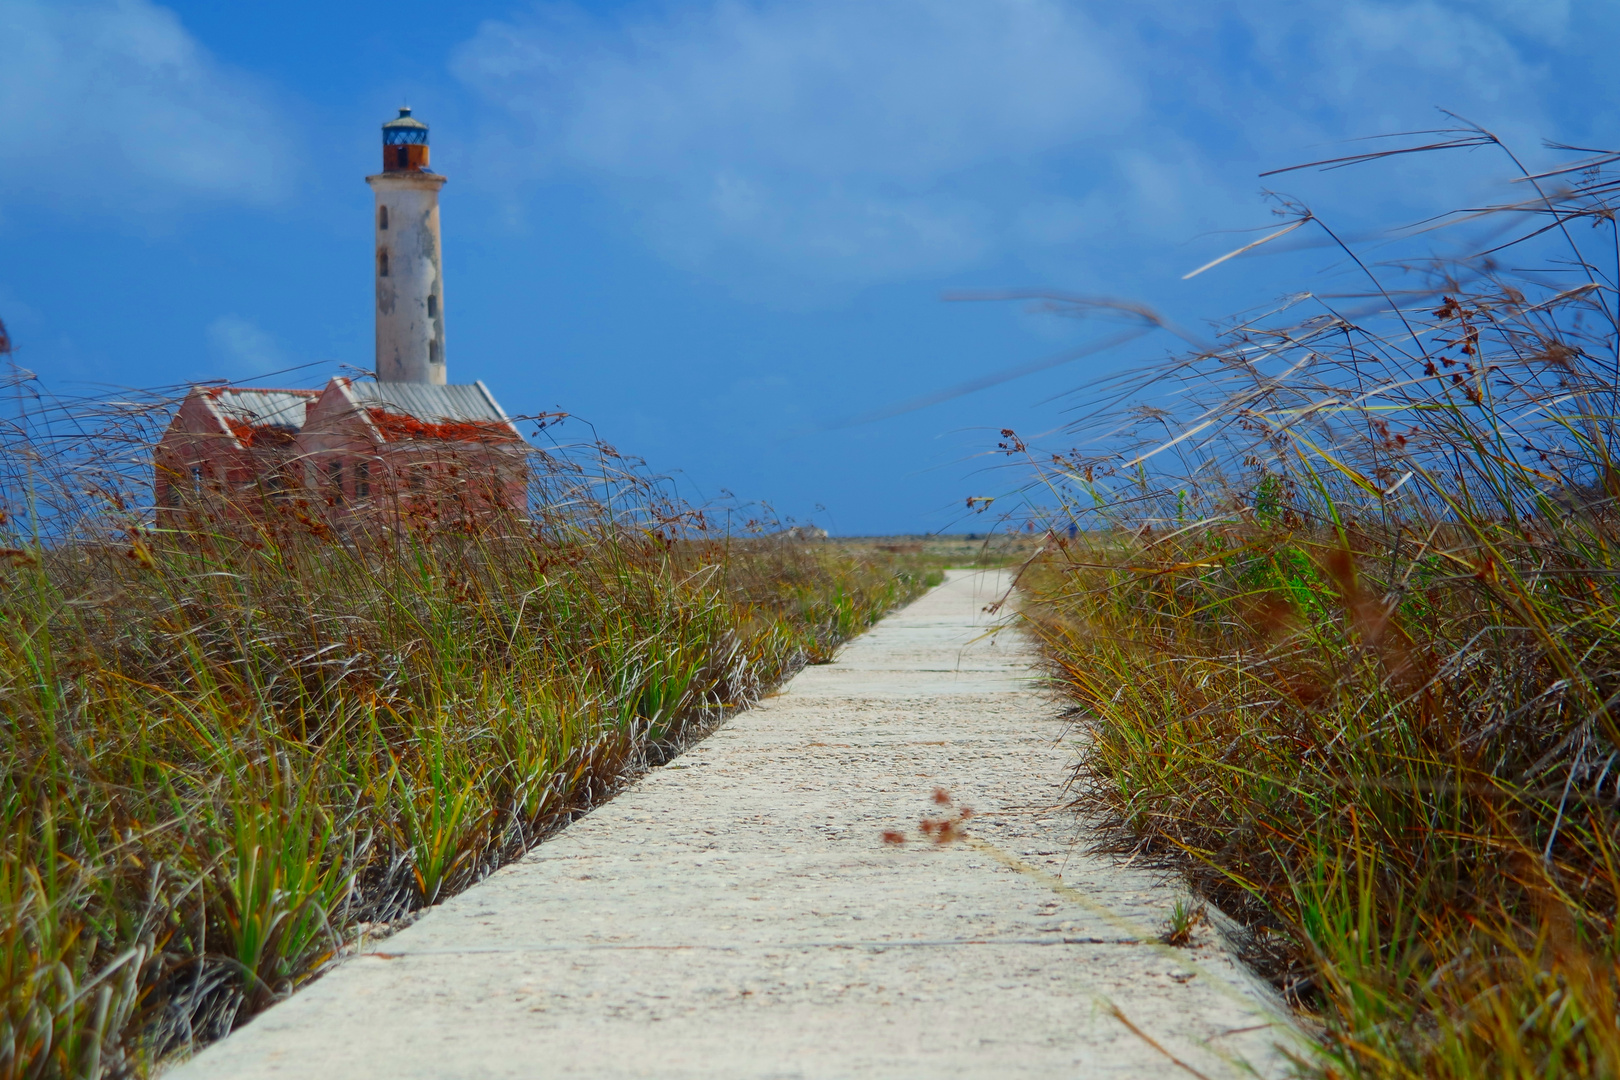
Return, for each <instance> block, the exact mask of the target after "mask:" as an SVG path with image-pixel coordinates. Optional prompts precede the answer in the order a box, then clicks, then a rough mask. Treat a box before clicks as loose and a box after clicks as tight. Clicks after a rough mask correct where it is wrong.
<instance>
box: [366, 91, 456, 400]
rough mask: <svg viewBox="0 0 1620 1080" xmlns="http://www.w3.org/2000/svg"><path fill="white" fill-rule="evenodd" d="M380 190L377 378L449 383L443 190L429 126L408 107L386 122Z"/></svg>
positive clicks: (375, 186) (375, 180)
mask: <svg viewBox="0 0 1620 1080" xmlns="http://www.w3.org/2000/svg"><path fill="white" fill-rule="evenodd" d="M382 131H383V171H382V172H381V173H379V174H378V175H376V176H368V177H366V183H368V184H370V185H371V190H372V191H373V192H375V193H376V196H377V215H376V222H375V225H376V234H377V245H376V246H377V271H376V272H377V380H378V381H379V382H406V383H431V384H433V385H435V386H443V385H444V384H445V377H444V273H443V271H442V269H441V266H440V260H439V189H440V188H441V187H443V186H444V182H445V178H444V177H442V176H440V175H438V174H437V173H434V172H431V171H429V169H428V167H427V166H428V126H427V125H426V124H424V123H422V121H420V120H417V119H415V118H414V117H412V116H411V110H410V109H408V108H404V109H400V110H399V116H398V117H397V118H395V119H393V120H390V121H389V122H388V123H386V124H384V125H383V129H382Z"/></svg>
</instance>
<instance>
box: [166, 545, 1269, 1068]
mask: <svg viewBox="0 0 1620 1080" xmlns="http://www.w3.org/2000/svg"><path fill="white" fill-rule="evenodd" d="M1006 584H1007V579H1006V576H1005V574H1002V573H1000V572H983V573H979V572H966V571H955V572H952V573H951V575H950V576H949V579H948V580H947V582H946V583H945V584H944V585H943V586H941V587H940V588H938V589H935V590H934V591H933V592H931V593H929V594H928V595H927V596H925V597H923V598H922V599H920V600H918V601H917V602H916V603H914V604H912V605H911V606H910V607H908V608H906V609H905V610H903V611H901V612H899V613H897V614H895V615H892V616H890V617H889V618H887V619H885V620H884V621H883V622H881V623H880V624H879V625H878V626H877V627H875V628H874V629H873V630H872V631H870V632H869V633H867V634H866V635H865V636H864V637H862V638H860V639H858V640H857V641H855V642H853V643H852V644H851V645H850V646H848V647H847V648H846V649H845V650H844V651H843V653H842V654H841V655H840V656H839V658H838V660H837V662H835V663H832V664H828V665H824V666H820V667H813V668H809V669H807V670H805V671H804V672H802V673H801V674H799V675H798V676H797V677H796V678H795V679H793V681H792V682H791V683H789V684H788V685H787V687H786V688H785V689H784V690H783V692H782V693H780V694H778V695H776V696H774V697H772V698H770V699H768V700H766V701H765V702H763V703H761V704H760V705H759V706H758V707H757V708H754V709H751V710H749V711H748V712H746V713H743V714H741V715H739V716H737V717H735V718H734V719H733V720H732V721H731V722H730V723H729V724H727V725H726V726H725V727H723V728H721V729H720V730H719V731H718V732H716V733H715V734H714V735H713V736H711V737H710V738H709V739H707V740H705V741H704V742H702V743H700V744H698V745H697V746H695V747H693V748H692V749H691V750H689V751H688V752H687V753H685V754H683V755H682V756H680V757H678V758H676V759H675V760H673V761H672V762H670V763H669V764H668V765H666V766H664V767H663V768H659V769H655V770H653V772H652V773H651V774H650V775H648V776H647V777H645V778H644V779H643V780H641V781H640V782H638V783H636V784H635V785H633V786H632V787H630V788H629V789H628V790H626V791H625V792H624V793H622V794H621V795H619V796H618V797H617V798H615V799H614V800H612V801H611V802H609V803H607V804H605V805H603V806H601V807H599V808H598V809H596V810H594V811H593V812H592V813H590V814H589V815H587V816H585V817H583V818H581V819H580V820H579V821H577V822H575V823H574V824H572V825H570V826H569V827H568V828H567V829H565V830H564V831H563V832H562V833H560V834H559V835H558V836H557V837H556V838H554V839H552V840H550V841H548V842H547V843H545V844H542V845H541V846H540V847H538V848H536V849H535V850H534V851H533V852H532V853H530V854H529V855H528V856H527V857H526V858H524V859H522V860H521V861H519V862H517V863H514V864H512V865H510V866H508V867H506V868H505V869H503V870H501V871H499V872H498V873H496V874H494V875H493V876H491V877H490V878H489V879H488V880H487V881H485V882H483V883H482V884H480V885H478V886H477V887H475V888H473V889H470V890H468V891H467V892H465V893H463V894H461V895H460V896H457V897H455V898H454V899H452V900H449V901H447V902H446V903H444V904H442V905H440V906H439V907H437V908H435V909H433V910H432V911H430V912H429V913H427V914H426V915H425V916H423V917H422V918H421V919H420V920H419V921H417V922H416V923H415V924H414V925H412V926H411V927H409V928H408V929H406V930H404V931H402V932H400V933H399V934H397V935H395V936H393V937H390V938H388V939H386V940H385V941H382V942H380V943H377V944H376V945H375V946H374V947H373V948H371V949H370V950H369V951H366V952H362V953H361V954H360V955H359V956H357V957H355V958H354V959H352V960H349V961H348V962H346V963H344V964H343V965H341V966H340V967H338V968H337V969H336V970H335V971H333V972H331V973H330V974H328V975H327V976H325V977H324V978H322V979H321V980H319V981H318V982H316V983H315V984H314V985H312V986H310V987H309V988H307V989H305V990H304V991H302V992H301V993H299V994H296V995H294V996H293V997H292V998H291V999H290V1000H288V1001H286V1002H283V1003H282V1004H280V1005H277V1006H276V1007H274V1008H273V1009H271V1010H269V1011H268V1012H267V1013H265V1014H264V1015H262V1016H260V1017H259V1018H257V1019H255V1020H254V1021H253V1022H252V1023H250V1024H248V1025H247V1026H246V1027H245V1028H243V1029H242V1030H240V1031H238V1032H237V1033H236V1034H234V1035H232V1036H231V1037H230V1038H228V1039H226V1040H224V1041H223V1042H220V1043H218V1044H216V1045H214V1046H213V1047H211V1048H209V1049H207V1050H205V1051H204V1052H203V1053H201V1054H199V1055H198V1056H197V1057H196V1058H195V1059H193V1060H192V1061H191V1062H189V1063H187V1064H185V1065H182V1066H180V1067H178V1068H176V1069H174V1070H172V1071H171V1072H170V1073H168V1074H167V1076H168V1077H169V1080H205V1078H215V1077H300V1078H302V1077H334V1078H336V1077H344V1078H359V1077H373V1076H375V1077H390V1078H393V1077H422V1078H434V1080H441V1078H450V1077H456V1078H461V1077H466V1078H483V1077H491V1078H493V1077H601V1078H608V1077H614V1078H619V1077H683V1078H685V1077H691V1078H704V1080H720V1078H731V1077H739V1078H741V1077H748V1078H761V1080H763V1078H784V1080H785V1078H790V1077H793V1078H797V1077H804V1078H811V1077H816V1078H821V1077H828V1078H831V1077H917V1078H929V1080H933V1078H944V1077H997V1078H1001V1077H1082V1076H1083V1077H1092V1076H1121V1077H1123V1076H1130V1077H1137V1076H1140V1077H1157V1076H1173V1075H1181V1076H1189V1075H1202V1076H1207V1077H1209V1078H1212V1080H1213V1078H1215V1077H1224V1076H1236V1075H1252V1074H1253V1073H1254V1072H1258V1073H1259V1074H1260V1075H1263V1076H1280V1075H1284V1074H1286V1072H1287V1068H1286V1065H1287V1063H1286V1060H1285V1058H1284V1057H1283V1055H1282V1054H1281V1053H1280V1052H1279V1051H1278V1050H1277V1049H1276V1048H1275V1044H1277V1043H1278V1042H1279V1041H1282V1040H1296V1039H1297V1038H1298V1035H1297V1034H1296V1033H1295V1032H1294V1030H1293V1029H1292V1028H1291V1027H1290V1026H1289V1025H1288V1023H1287V1021H1286V1020H1285V1019H1284V1014H1283V1012H1282V1010H1281V1009H1280V1007H1279V1006H1278V1005H1277V1004H1276V1002H1275V1001H1274V1000H1273V999H1272V998H1271V997H1270V996H1269V995H1268V994H1267V992H1266V991H1265V989H1264V988H1263V987H1262V986H1260V985H1259V984H1258V983H1257V982H1256V981H1255V980H1254V979H1253V978H1252V977H1250V976H1249V975H1248V974H1247V972H1245V971H1244V970H1243V969H1242V968H1241V966H1240V965H1238V964H1237V963H1236V962H1235V961H1234V960H1233V959H1232V958H1231V957H1230V956H1229V954H1228V953H1227V952H1226V950H1225V949H1224V948H1223V947H1222V945H1221V943H1220V941H1219V939H1218V938H1217V937H1216V936H1215V935H1214V934H1213V933H1212V932H1210V931H1209V930H1208V929H1204V930H1201V931H1200V932H1199V934H1198V935H1196V936H1195V938H1194V941H1193V944H1192V946H1191V947H1189V948H1170V947H1168V946H1165V945H1161V944H1159V943H1158V942H1157V940H1156V939H1157V935H1158V934H1159V933H1160V932H1162V930H1163V929H1164V923H1165V919H1166V916H1167V915H1168V913H1169V911H1170V908H1171V905H1172V904H1173V903H1174V901H1175V900H1176V899H1177V897H1178V895H1179V894H1178V893H1177V892H1176V891H1175V889H1174V888H1173V887H1172V886H1171V885H1169V884H1167V883H1165V882H1163V881H1161V880H1160V878H1159V877H1158V876H1157V875H1154V874H1151V873H1148V872H1144V871H1141V870H1136V869H1132V868H1130V867H1120V866H1118V865H1115V864H1114V863H1113V862H1111V861H1109V860H1105V859H1099V858H1094V857H1089V856H1087V855H1086V854H1085V853H1084V849H1085V846H1086V837H1085V836H1084V834H1083V829H1082V827H1081V826H1080V825H1079V824H1077V822H1076V818H1075V817H1074V815H1073V814H1072V813H1069V812H1067V811H1065V810H1063V809H1062V806H1063V803H1064V802H1065V795H1064V782H1065V780H1066V778H1067V776H1068V772H1069V768H1070V766H1071V765H1072V763H1073V751H1072V749H1071V748H1070V747H1068V746H1067V745H1066V744H1065V734H1066V729H1065V724H1064V722H1063V720H1062V719H1061V718H1060V716H1059V713H1060V707H1059V706H1058V705H1057V704H1056V703H1055V702H1054V701H1053V700H1052V699H1051V698H1050V697H1049V696H1047V695H1046V694H1044V693H1042V692H1041V691H1040V689H1039V688H1038V686H1037V684H1036V683H1035V682H1034V675H1033V670H1032V667H1031V664H1032V661H1033V659H1034V656H1033V651H1032V649H1031V647H1030V645H1029V644H1028V642H1026V641H1025V640H1024V639H1023V638H1022V637H1021V636H1020V635H1019V634H1017V633H1016V632H1015V631H1012V630H1002V631H1001V632H999V633H992V632H991V631H992V630H993V629H994V620H993V619H992V617H991V616H989V615H986V614H985V613H984V611H983V608H984V605H985V604H986V603H988V602H990V601H991V600H993V599H996V598H998V597H999V595H1000V592H1001V591H1002V590H1004V589H1005V588H1006ZM936 789H937V790H939V791H941V792H943V793H946V794H948V796H949V798H950V800H951V801H950V802H949V803H942V802H939V801H938V799H939V798H940V796H938V795H936ZM962 807H971V808H972V810H973V814H972V816H971V817H968V818H966V819H965V820H963V819H962V816H961V808H962ZM924 819H929V820H931V821H934V822H939V821H945V822H948V823H949V824H948V825H947V826H946V828H947V830H948V831H950V832H952V833H958V832H959V833H960V834H961V835H959V836H956V837H955V838H954V839H952V840H951V841H950V842H947V843H939V842H936V840H935V839H934V837H935V836H937V835H938V829H937V828H933V829H930V830H929V832H928V834H927V835H925V833H924V830H923V828H922V826H921V823H922V822H923V820H924ZM885 833H889V834H891V835H890V837H889V838H888V839H885ZM892 834H899V835H901V836H903V837H904V839H903V841H902V842H899V843H896V842H894V839H895V836H894V835H892Z"/></svg>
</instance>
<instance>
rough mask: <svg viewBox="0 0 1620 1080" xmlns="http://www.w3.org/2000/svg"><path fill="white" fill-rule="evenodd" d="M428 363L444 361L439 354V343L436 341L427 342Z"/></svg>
mask: <svg viewBox="0 0 1620 1080" xmlns="http://www.w3.org/2000/svg"><path fill="white" fill-rule="evenodd" d="M428 363H430V364H442V363H444V359H443V358H442V357H441V356H440V355H439V343H438V342H437V341H430V342H428Z"/></svg>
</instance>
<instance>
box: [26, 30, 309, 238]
mask: <svg viewBox="0 0 1620 1080" xmlns="http://www.w3.org/2000/svg"><path fill="white" fill-rule="evenodd" d="M0 52H3V57H0V147H4V162H5V167H4V169H3V170H0V211H3V210H5V209H7V208H9V207H12V206H15V205H17V204H19V203H22V202H28V203H44V204H49V205H53V206H57V207H60V208H65V209H86V210H93V211H121V210H131V209H134V210H152V209H164V208H169V207H173V206H178V205H181V204H183V203H185V202H187V201H189V200H194V199H196V198H198V197H203V198H207V199H217V200H220V201H224V202H235V203H249V204H264V203H267V202H271V201H273V200H275V199H276V198H278V197H279V196H280V195H281V194H282V193H283V191H284V188H283V183H284V181H283V179H282V177H284V176H285V175H286V173H287V171H288V167H289V161H288V159H289V157H290V156H291V154H290V148H289V147H288V146H287V133H286V131H285V129H284V127H283V126H282V125H280V124H278V119H279V118H278V116H277V114H276V113H275V111H274V110H273V109H272V108H271V107H270V106H269V104H268V95H267V94H265V93H264V92H263V91H262V90H261V88H260V87H259V86H258V85H257V84H256V83H255V82H254V81H253V80H251V79H250V78H249V77H247V76H245V75H243V74H241V73H238V72H235V71H232V70H230V69H228V68H226V67H224V66H222V65H220V64H218V63H216V62H215V61H214V60H213V59H212V58H211V57H210V56H209V55H208V53H207V52H206V50H204V49H203V48H202V46H201V45H199V44H198V42H197V41H196V39H195V38H193V37H192V36H191V35H190V34H189V33H188V32H187V31H186V29H185V27H184V26H182V25H181V22H180V19H179V17H178V16H176V15H175V13H174V12H172V11H170V10H169V9H167V8H164V7H160V6H158V5H156V4H153V3H151V2H150V0H80V2H61V0H0Z"/></svg>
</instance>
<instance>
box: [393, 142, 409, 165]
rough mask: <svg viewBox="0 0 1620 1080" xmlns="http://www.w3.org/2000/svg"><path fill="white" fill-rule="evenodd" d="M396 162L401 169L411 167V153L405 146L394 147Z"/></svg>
mask: <svg viewBox="0 0 1620 1080" xmlns="http://www.w3.org/2000/svg"><path fill="white" fill-rule="evenodd" d="M394 163H395V164H396V165H398V166H399V167H400V168H401V169H408V168H410V167H411V155H410V152H409V151H407V150H406V149H405V148H404V147H403V146H396V147H394Z"/></svg>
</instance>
